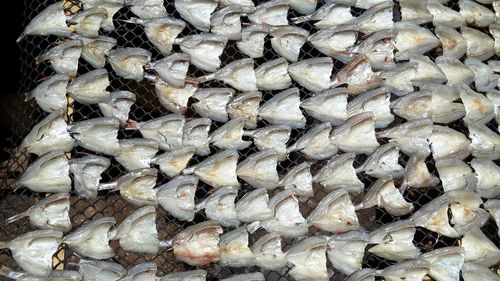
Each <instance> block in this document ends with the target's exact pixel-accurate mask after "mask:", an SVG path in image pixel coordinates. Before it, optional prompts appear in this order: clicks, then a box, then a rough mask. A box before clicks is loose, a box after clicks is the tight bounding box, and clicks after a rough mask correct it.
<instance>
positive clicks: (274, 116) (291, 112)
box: [258, 88, 306, 129]
mask: <svg viewBox="0 0 500 281" xmlns="http://www.w3.org/2000/svg"><path fill="white" fill-rule="evenodd" d="M258 117H259V118H261V119H264V120H266V121H268V122H269V123H271V124H275V125H289V126H290V127H292V128H293V129H299V128H304V127H305V125H306V118H305V117H304V115H303V114H302V111H301V110H300V92H299V89H298V88H290V89H288V90H285V91H282V92H279V93H277V94H275V95H274V96H273V97H272V98H271V99H269V100H268V101H266V102H265V103H264V104H263V105H262V106H261V107H260V108H259V112H258Z"/></svg>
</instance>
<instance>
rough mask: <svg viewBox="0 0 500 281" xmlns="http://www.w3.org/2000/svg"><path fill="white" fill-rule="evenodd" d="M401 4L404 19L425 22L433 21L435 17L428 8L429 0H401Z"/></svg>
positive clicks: (418, 22)
mask: <svg viewBox="0 0 500 281" xmlns="http://www.w3.org/2000/svg"><path fill="white" fill-rule="evenodd" d="M399 5H400V7H401V20H402V21H408V22H413V23H416V24H424V23H429V22H431V21H432V20H433V18H434V17H433V15H432V14H431V13H430V11H429V10H428V8H427V1H415V0H403V1H401V0H400V2H399Z"/></svg>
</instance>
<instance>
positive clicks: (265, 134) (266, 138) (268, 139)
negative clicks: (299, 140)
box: [245, 125, 292, 161]
mask: <svg viewBox="0 0 500 281" xmlns="http://www.w3.org/2000/svg"><path fill="white" fill-rule="evenodd" d="M291 131H292V128H291V127H290V126H288V125H271V126H267V127H264V128H260V129H257V130H255V131H251V132H248V131H247V132H245V135H247V136H250V137H252V138H253V143H254V144H255V146H256V147H257V148H258V149H259V150H266V149H272V150H274V152H275V153H276V154H277V155H278V159H279V160H280V161H282V160H285V158H286V156H287V149H286V144H287V142H288V140H290V134H291Z"/></svg>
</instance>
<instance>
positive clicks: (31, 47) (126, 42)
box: [0, 0, 500, 280]
mask: <svg viewBox="0 0 500 281" xmlns="http://www.w3.org/2000/svg"><path fill="white" fill-rule="evenodd" d="M53 2H54V1H53V0H24V4H25V8H26V9H25V12H24V14H23V16H24V18H25V23H24V24H25V25H26V24H27V23H28V22H29V21H30V19H32V18H33V17H34V16H35V15H37V14H38V13H39V12H40V11H41V10H43V9H44V8H45V7H46V6H47V5H49V4H51V3H53ZM71 2H72V3H73V4H74V5H77V4H78V3H77V1H76V0H71ZM254 2H256V4H258V3H260V2H264V1H260V0H259V1H254ZM322 2H323V1H320V5H321V4H323V3H322ZM456 2H457V1H452V2H451V3H450V7H452V8H454V9H457V5H456ZM165 7H166V9H167V12H168V13H169V14H170V15H171V16H173V17H176V18H180V15H179V14H178V13H177V12H176V11H175V7H174V4H173V1H172V0H168V1H165ZM67 10H68V11H70V10H71V7H70V8H68V9H67ZM395 10H396V11H395V20H399V18H400V16H399V13H398V11H397V9H395ZM361 12H362V10H358V9H353V13H354V14H355V15H356V16H357V15H359V14H360V13H361ZM132 16H133V15H132V13H131V12H130V11H129V10H128V8H123V9H121V10H120V11H119V12H118V13H117V14H116V15H115V20H114V22H115V26H116V30H115V31H113V32H111V33H110V34H107V35H109V36H111V37H114V38H117V40H118V46H119V47H141V48H144V49H147V50H150V51H151V52H152V54H153V60H155V59H159V58H161V55H160V53H159V51H158V50H156V48H155V47H154V46H153V45H152V44H151V43H150V42H149V41H148V39H147V38H146V36H145V34H144V31H143V28H142V27H141V26H139V25H135V24H130V23H125V22H123V21H122V20H125V19H129V18H130V17H132ZM296 16H299V15H298V14H296V13H295V12H294V11H291V12H290V15H289V18H291V17H296ZM299 26H300V27H302V28H305V29H307V30H309V31H310V32H311V33H312V32H315V28H314V26H313V25H311V23H308V22H305V23H301V24H299ZM195 33H198V31H196V29H195V28H194V27H193V26H191V25H190V24H188V25H187V27H186V29H185V30H184V31H183V33H182V34H181V35H180V37H182V36H186V35H189V34H195ZM57 40H58V38H56V37H53V36H50V37H40V36H28V37H27V38H25V39H24V40H23V41H22V42H21V43H20V48H21V49H22V55H21V61H22V65H21V73H22V80H21V89H20V93H24V92H26V91H29V90H30V89H33V88H34V87H35V86H36V85H37V84H38V83H39V82H38V81H39V80H40V79H42V78H44V77H47V76H51V75H52V74H53V71H52V69H50V67H49V65H48V64H46V63H41V64H39V65H35V57H36V56H37V55H39V54H40V53H42V52H43V51H45V50H47V49H49V48H50V47H51V46H54V45H55V43H56V41H57ZM174 51H178V52H179V51H180V50H179V49H178V46H174ZM429 55H430V56H431V57H432V58H434V57H435V56H437V55H438V53H437V52H436V51H433V52H431V53H430V54H429ZM319 56H321V54H320V53H319V52H318V51H317V50H315V49H314V48H313V47H312V46H311V45H310V44H309V43H306V44H305V45H304V47H303V48H302V51H301V54H300V59H307V58H314V57H319ZM242 57H243V55H242V54H241V53H240V52H239V51H238V49H237V47H236V44H235V43H234V42H230V43H229V44H228V46H227V47H226V49H225V52H224V54H223V55H222V57H221V59H222V65H226V64H228V63H229V62H231V61H233V60H235V59H239V58H242ZM277 57H278V56H277V55H276V54H275V53H274V51H273V50H272V48H271V46H270V43H269V41H268V42H267V43H266V48H265V53H264V57H263V58H259V59H256V65H260V64H262V63H264V62H266V61H269V60H271V59H275V58H277ZM343 65H344V64H343V63H341V62H338V61H337V62H336V63H335V65H334V68H335V70H334V72H336V71H338V70H339V69H341V68H342V67H343ZM106 68H107V69H108V70H109V74H110V81H111V88H112V90H129V91H132V92H134V93H136V94H137V102H136V104H135V105H134V106H133V107H132V110H131V113H130V118H131V119H134V120H137V121H144V120H149V119H152V118H156V117H159V116H162V115H164V114H167V111H166V110H165V109H164V108H163V107H162V106H161V105H160V103H159V102H158V99H157V98H156V96H155V95H154V86H153V85H152V84H150V83H149V82H140V83H137V82H135V81H127V80H124V79H120V78H118V77H117V76H116V75H115V74H114V73H113V71H112V70H111V68H110V66H109V65H106ZM90 70H93V68H92V67H91V66H90V65H89V64H88V63H86V62H85V61H83V60H80V66H79V70H78V74H83V73H86V72H88V71H90ZM204 74H206V73H205V72H203V71H201V70H197V69H195V68H194V67H191V68H190V70H189V75H190V76H193V77H198V76H202V75H204ZM204 86H213V87H217V86H219V87H224V86H225V85H223V84H222V83H219V82H210V83H209V84H206V85H204ZM294 86H297V87H299V88H300V90H301V98H302V99H305V98H307V97H308V96H310V93H309V92H308V91H307V90H305V89H304V88H303V87H301V86H300V85H298V84H296V83H295V82H294ZM275 93H276V92H273V91H263V99H264V100H268V99H269V98H270V97H271V96H272V95H273V94H275ZM16 108H24V111H22V112H18V114H17V122H16V125H15V128H14V134H13V136H12V137H11V138H10V140H9V141H10V143H11V148H13V151H12V157H11V159H10V160H9V161H8V162H7V163H4V166H5V168H6V169H7V174H8V177H7V179H2V180H1V181H0V221H5V219H6V218H8V217H10V216H12V215H14V214H17V213H19V212H22V211H24V210H26V209H27V208H29V206H31V205H32V204H34V203H35V202H36V201H38V200H39V199H40V198H42V197H44V196H45V194H40V193H34V192H31V191H30V190H28V189H18V190H15V179H16V178H18V176H19V175H20V174H21V173H22V172H23V171H24V170H25V169H26V167H27V166H28V164H29V163H30V162H31V161H32V160H33V157H31V156H29V155H27V154H26V152H21V151H18V150H17V149H15V148H16V147H18V146H19V144H20V143H21V141H22V139H23V137H24V136H25V135H26V134H27V133H28V132H29V130H30V129H31V128H32V127H33V125H34V124H36V123H38V122H39V121H40V120H41V119H42V118H43V116H45V114H44V113H43V112H42V110H41V109H39V107H38V106H37V105H36V103H35V102H27V103H23V104H22V105H18V107H16ZM72 108H73V113H72V120H73V122H78V121H80V120H87V119H91V118H95V117H100V116H101V113H100V111H99V109H98V107H97V106H95V105H94V106H83V105H81V104H78V103H74V104H72ZM304 114H306V113H304ZM305 116H306V118H307V128H306V129H305V130H293V132H292V135H291V139H290V142H289V143H293V142H295V141H296V140H297V139H298V138H299V137H301V136H302V135H303V134H304V133H305V132H307V130H308V128H311V127H312V126H314V125H315V124H317V123H318V121H316V120H314V119H313V118H311V117H309V116H307V115H305ZM186 117H188V118H189V117H199V116H196V113H194V111H193V110H188V112H187V116H186ZM397 122H401V120H399V119H397V120H396V121H395V123H394V124H397ZM221 125H222V124H220V123H215V122H214V123H213V125H212V130H215V129H216V128H218V127H219V126H221ZM264 126H266V122H265V121H259V127H264ZM450 126H451V127H452V128H454V129H456V130H459V131H462V132H465V133H466V129H465V127H464V126H463V124H462V123H461V122H456V123H454V124H451V125H450ZM137 137H141V135H140V133H138V132H134V131H123V130H122V131H121V132H120V133H119V138H137ZM211 150H212V152H214V151H216V150H217V149H216V148H215V147H211ZM256 151H257V149H256V147H255V146H254V145H252V146H250V147H249V148H248V149H245V150H242V151H240V156H241V158H242V159H244V158H245V157H247V156H248V155H250V154H252V153H254V152H256ZM85 153H90V152H89V151H85V150H84V149H82V148H76V149H75V150H74V151H73V152H72V157H80V156H82V155H83V154H85ZM364 159H365V158H364V157H363V156H358V157H357V158H356V161H355V165H356V166H359V165H360V164H361V163H362V162H363V161H364ZM200 160H202V158H201V157H194V158H193V159H192V160H191V162H190V165H193V164H196V163H198V162H199V161H200ZM406 160H407V159H406V158H405V157H401V159H400V161H401V164H402V165H404V164H405V162H406ZM466 160H470V159H466ZM304 161H307V159H306V158H304V157H303V156H302V155H300V154H298V153H292V154H290V155H289V156H288V158H287V159H286V160H285V161H282V162H280V163H279V166H278V171H279V173H280V175H283V174H284V173H286V171H288V170H289V169H290V168H292V167H293V166H295V165H297V164H300V163H302V162H304ZM325 162H326V161H317V162H315V163H312V172H313V173H314V172H315V171H317V170H318V169H319V168H320V167H321V166H322V165H323V164H324V163H325ZM428 166H429V167H430V169H431V172H432V173H434V174H437V173H436V171H435V168H434V166H433V162H432V161H428ZM124 173H125V169H124V168H123V167H122V166H121V165H119V164H118V163H117V162H116V161H115V160H112V164H111V167H110V169H109V170H107V171H106V172H105V173H104V174H103V182H107V181H111V180H113V179H115V178H117V177H118V176H120V175H122V174H124ZM359 177H360V178H361V179H362V181H363V182H364V183H365V185H366V187H368V186H370V185H371V184H372V183H373V182H374V178H372V177H370V176H368V175H364V174H361V175H359ZM168 181H169V178H167V177H165V176H163V175H161V173H160V174H159V179H158V185H161V184H164V183H166V182H168ZM249 189H250V187H249V186H248V185H246V184H242V190H241V192H240V195H241V194H244V193H245V192H246V191H247V190H249ZM210 190H211V188H210V187H209V186H207V185H205V184H203V183H201V182H200V185H199V188H198V191H197V192H196V200H198V201H200V200H202V199H203V198H205V197H206V195H207V194H208V193H209V192H210ZM441 194H443V190H442V188H441V187H434V188H426V189H422V190H410V191H408V192H406V194H405V198H406V199H407V200H409V201H411V202H413V203H414V204H415V209H416V210H418V209H419V208H420V207H421V206H422V205H424V204H426V203H428V202H430V201H431V200H432V199H433V198H436V197H437V196H439V195H441ZM324 195H326V191H324V190H322V189H321V188H319V187H315V196H314V197H313V198H310V199H309V200H307V201H306V202H302V203H301V213H302V214H303V215H304V216H307V215H308V214H309V213H310V212H311V211H312V210H313V209H314V207H315V206H316V205H317V203H318V202H319V200H320V199H321V198H323V197H324ZM135 209H137V207H135V206H133V205H131V204H129V203H127V202H125V201H124V200H122V199H121V198H120V196H119V195H118V194H116V193H113V192H109V193H102V194H101V193H100V194H99V196H98V198H95V199H89V200H82V199H79V198H78V197H77V196H76V195H72V196H71V210H70V217H71V220H72V222H73V226H74V228H77V227H78V226H80V225H82V224H83V223H85V222H88V221H91V220H94V219H97V218H100V217H103V216H113V217H114V218H115V219H116V221H117V222H118V223H120V222H121V221H122V220H123V219H124V218H125V217H126V216H127V215H129V214H130V213H131V212H133V211H134V210H135ZM358 216H359V218H360V222H361V224H362V225H363V226H364V227H365V228H367V229H368V230H371V229H375V228H377V227H378V226H379V225H382V224H386V223H390V222H393V221H397V220H399V219H404V218H407V217H408V216H409V215H408V216H406V217H402V218H397V217H394V216H391V215H390V214H388V213H387V212H386V211H384V210H383V209H379V208H374V209H370V210H364V211H360V212H359V213H358ZM204 220H206V218H205V216H204V214H203V213H199V214H197V215H196V217H195V219H194V221H193V222H180V221H178V220H177V219H175V218H174V217H172V216H170V215H169V214H167V212H166V211H164V210H163V209H162V208H158V209H157V227H158V231H159V235H160V237H159V238H160V239H169V238H172V237H173V236H175V234H176V233H178V232H179V231H181V230H182V229H184V228H185V227H186V226H188V225H192V224H194V223H198V222H201V221H204ZM31 230H33V227H32V226H30V224H29V222H28V220H26V219H23V220H20V221H18V222H16V223H13V224H10V225H2V226H1V227H0V240H8V239H12V238H14V237H16V236H17V235H20V234H22V233H25V232H28V231H31ZM483 231H484V232H485V234H486V235H487V236H488V238H490V239H491V240H492V241H494V242H495V244H496V245H497V246H498V245H499V244H500V240H499V238H498V236H497V227H496V225H495V224H494V223H493V222H491V221H490V222H488V223H487V224H486V225H485V226H484V227H483ZM313 232H314V230H313ZM318 232H319V231H318ZM260 233H261V232H258V233H256V234H255V235H252V237H251V240H252V241H250V242H251V243H253V241H254V240H256V238H257V237H258V236H259V234H260ZM291 242H292V241H290V240H285V241H284V248H285V250H286V249H287V248H289V247H290V246H291ZM414 242H415V244H416V245H417V246H418V247H419V248H420V249H422V251H423V252H426V251H430V250H432V249H435V248H441V247H444V246H451V245H457V239H451V238H447V237H442V236H439V235H437V234H436V233H433V232H430V231H427V230H425V229H422V228H418V230H417V233H416V235H415V240H414ZM111 245H112V247H113V248H114V249H115V250H116V255H115V257H114V258H113V259H112V260H113V261H115V262H118V263H120V264H122V265H123V266H125V267H126V268H130V267H132V266H134V265H136V264H138V263H141V262H145V261H154V262H156V264H157V265H158V269H159V273H158V274H159V275H163V274H166V273H169V272H173V271H184V270H189V269H193V268H192V267H190V266H188V265H186V264H184V263H180V262H177V261H176V260H175V258H174V256H173V253H172V252H171V251H160V253H159V254H158V255H139V254H135V253H131V252H125V251H123V250H122V249H120V248H119V247H118V243H116V241H112V242H111ZM61 251H65V258H64V259H61V258H57V257H56V263H55V267H57V266H59V265H63V266H64V268H65V269H73V268H74V264H75V262H76V261H77V260H78V258H77V257H76V256H75V255H74V254H73V253H72V252H71V250H69V249H65V248H62V249H61ZM56 256H58V255H56ZM0 264H5V265H7V266H9V267H12V268H15V269H19V268H18V267H17V265H16V264H15V263H14V261H13V259H12V258H11V257H10V254H9V253H8V251H6V250H0ZM390 264H393V262H391V261H388V260H386V259H383V258H380V257H377V256H374V255H371V254H369V253H368V252H366V255H365V259H364V262H363V266H364V267H371V268H377V269H381V268H385V267H386V266H388V265H390ZM329 268H332V266H331V265H330V264H329ZM206 269H207V270H208V272H209V275H208V278H207V279H208V280H217V279H220V278H225V277H227V276H229V275H231V274H234V273H242V272H252V271H258V270H259V269H258V268H257V267H255V268H245V269H233V268H222V267H220V266H218V265H211V266H210V267H208V268H206ZM286 272H287V270H286V269H285V270H283V271H281V272H274V271H269V272H265V275H266V279H267V280H291V278H290V277H289V276H288V275H287V273H286ZM344 277H345V276H343V275H342V274H339V273H336V274H335V275H334V277H333V279H334V280H343V278H344Z"/></svg>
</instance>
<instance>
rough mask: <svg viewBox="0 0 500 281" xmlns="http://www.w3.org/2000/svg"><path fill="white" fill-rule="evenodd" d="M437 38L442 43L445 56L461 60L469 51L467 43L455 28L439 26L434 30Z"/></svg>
mask: <svg viewBox="0 0 500 281" xmlns="http://www.w3.org/2000/svg"><path fill="white" fill-rule="evenodd" d="M434 32H435V33H436V36H437V37H438V38H439V40H440V41H441V47H442V48H443V56H446V57H450V58H455V59H460V58H461V57H462V56H463V55H465V52H466V51H467V42H466V41H465V39H464V38H463V37H462V35H460V33H458V31H456V30H455V29H454V28H452V27H449V26H445V25H437V26H436V28H435V29H434Z"/></svg>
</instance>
